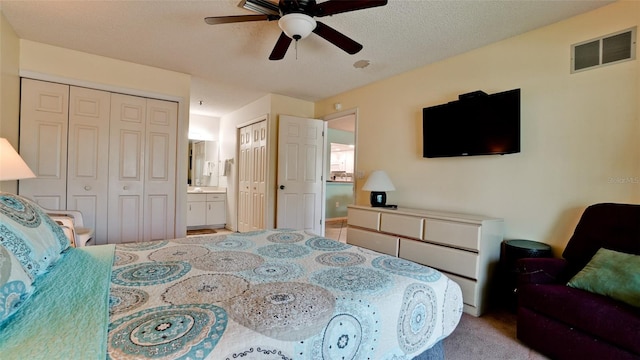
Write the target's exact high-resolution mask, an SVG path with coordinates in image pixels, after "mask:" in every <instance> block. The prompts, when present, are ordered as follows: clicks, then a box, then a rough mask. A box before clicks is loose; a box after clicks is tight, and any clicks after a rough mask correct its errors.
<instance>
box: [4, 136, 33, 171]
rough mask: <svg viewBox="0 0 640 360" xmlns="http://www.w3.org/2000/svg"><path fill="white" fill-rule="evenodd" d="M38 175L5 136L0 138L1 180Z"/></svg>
mask: <svg viewBox="0 0 640 360" xmlns="http://www.w3.org/2000/svg"><path fill="white" fill-rule="evenodd" d="M34 177H36V175H35V174H34V173H33V171H31V169H29V166H27V164H26V163H25V162H24V160H22V158H21V157H20V155H18V153H17V152H16V150H15V149H14V148H13V146H11V144H9V141H7V139H5V138H0V181H6V180H18V179H28V178H34Z"/></svg>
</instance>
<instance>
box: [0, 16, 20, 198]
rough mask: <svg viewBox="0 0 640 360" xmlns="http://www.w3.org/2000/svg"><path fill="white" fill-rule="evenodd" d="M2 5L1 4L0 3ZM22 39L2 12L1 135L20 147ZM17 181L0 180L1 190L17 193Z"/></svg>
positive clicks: (0, 69) (0, 18)
mask: <svg viewBox="0 0 640 360" xmlns="http://www.w3.org/2000/svg"><path fill="white" fill-rule="evenodd" d="M0 6H1V5H0ZM19 62H20V40H19V39H18V36H17V35H16V33H15V31H13V28H12V27H11V25H9V22H8V21H7V20H6V19H5V17H4V14H2V12H0V137H3V138H6V139H7V140H8V141H9V142H10V143H11V145H13V147H14V148H16V149H18V117H19V116H20V105H19V104H20V77H19V75H18V74H19ZM17 185H18V182H17V181H0V191H3V192H9V193H14V194H15V193H17V192H18V186H17Z"/></svg>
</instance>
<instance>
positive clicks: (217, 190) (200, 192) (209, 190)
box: [187, 186, 227, 194]
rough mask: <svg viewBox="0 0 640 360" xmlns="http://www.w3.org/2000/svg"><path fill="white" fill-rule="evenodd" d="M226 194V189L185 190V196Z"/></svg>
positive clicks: (201, 188)
mask: <svg viewBox="0 0 640 360" xmlns="http://www.w3.org/2000/svg"><path fill="white" fill-rule="evenodd" d="M226 192H227V189H226V188H219V187H206V186H202V187H200V186H189V188H187V194H224V193H226Z"/></svg>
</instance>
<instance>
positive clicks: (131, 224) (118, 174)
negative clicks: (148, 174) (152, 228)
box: [107, 94, 146, 244]
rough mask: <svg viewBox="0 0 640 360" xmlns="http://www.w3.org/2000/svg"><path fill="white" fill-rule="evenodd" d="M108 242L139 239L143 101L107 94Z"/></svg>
mask: <svg viewBox="0 0 640 360" xmlns="http://www.w3.org/2000/svg"><path fill="white" fill-rule="evenodd" d="M110 119H111V120H110V129H109V133H110V138H109V200H108V203H109V205H108V224H109V225H108V230H107V231H108V242H109V243H114V244H117V243H123V242H134V241H140V240H142V235H143V215H144V207H143V204H144V198H143V196H144V175H143V174H144V149H145V121H146V99H144V98H139V97H135V96H128V95H122V94H112V95H111V115H110Z"/></svg>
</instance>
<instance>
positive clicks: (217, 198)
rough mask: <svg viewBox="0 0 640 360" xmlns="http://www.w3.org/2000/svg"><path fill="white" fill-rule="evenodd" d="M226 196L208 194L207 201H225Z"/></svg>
mask: <svg viewBox="0 0 640 360" xmlns="http://www.w3.org/2000/svg"><path fill="white" fill-rule="evenodd" d="M225 198H226V195H225V194H207V201H224V200H225Z"/></svg>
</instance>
